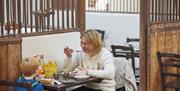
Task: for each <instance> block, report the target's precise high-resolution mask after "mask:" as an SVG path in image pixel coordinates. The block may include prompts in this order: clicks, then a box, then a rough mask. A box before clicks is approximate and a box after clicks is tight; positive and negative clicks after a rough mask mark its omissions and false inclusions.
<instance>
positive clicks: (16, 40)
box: [0, 37, 22, 45]
mask: <svg viewBox="0 0 180 91" xmlns="http://www.w3.org/2000/svg"><path fill="white" fill-rule="evenodd" d="M21 42H22V38H21V37H3V38H0V45H4V44H20V43H21Z"/></svg>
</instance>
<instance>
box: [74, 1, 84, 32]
mask: <svg viewBox="0 0 180 91" xmlns="http://www.w3.org/2000/svg"><path fill="white" fill-rule="evenodd" d="M85 1H86V0H76V3H77V4H76V5H77V6H76V27H77V28H79V31H80V32H83V31H85V27H86V26H85V25H86V23H85V18H86V16H85V9H86V7H85Z"/></svg>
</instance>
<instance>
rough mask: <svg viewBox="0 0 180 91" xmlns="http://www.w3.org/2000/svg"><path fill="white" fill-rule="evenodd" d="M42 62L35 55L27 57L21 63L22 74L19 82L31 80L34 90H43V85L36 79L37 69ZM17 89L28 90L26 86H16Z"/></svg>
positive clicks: (17, 90) (18, 90)
mask: <svg viewBox="0 0 180 91" xmlns="http://www.w3.org/2000/svg"><path fill="white" fill-rule="evenodd" d="M39 65H40V63H39V60H37V59H36V58H34V57H31V58H25V59H23V60H22V62H21V64H20V68H21V71H22V76H21V77H19V78H18V79H17V82H23V83H25V82H29V83H31V84H32V91H43V86H42V84H41V83H39V82H38V81H37V80H35V79H34V77H35V71H36V69H38V67H39ZM15 91H27V90H26V89H25V88H21V87H16V88H15Z"/></svg>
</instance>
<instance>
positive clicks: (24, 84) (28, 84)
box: [0, 80, 32, 91]
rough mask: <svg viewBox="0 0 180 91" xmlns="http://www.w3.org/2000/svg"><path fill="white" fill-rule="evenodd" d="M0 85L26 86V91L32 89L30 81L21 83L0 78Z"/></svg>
mask: <svg viewBox="0 0 180 91" xmlns="http://www.w3.org/2000/svg"><path fill="white" fill-rule="evenodd" d="M0 86H8V87H23V88H27V91H32V85H31V83H21V82H15V81H9V80H0Z"/></svg>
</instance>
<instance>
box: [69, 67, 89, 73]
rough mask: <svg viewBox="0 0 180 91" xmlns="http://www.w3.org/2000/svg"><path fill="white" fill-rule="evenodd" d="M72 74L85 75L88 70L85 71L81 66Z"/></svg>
mask: <svg viewBox="0 0 180 91" xmlns="http://www.w3.org/2000/svg"><path fill="white" fill-rule="evenodd" d="M73 72H74V73H76V74H79V73H80V74H81V73H83V74H87V72H88V69H86V68H84V67H81V66H78V67H77V68H76V69H75V70H74V71H73Z"/></svg>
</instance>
